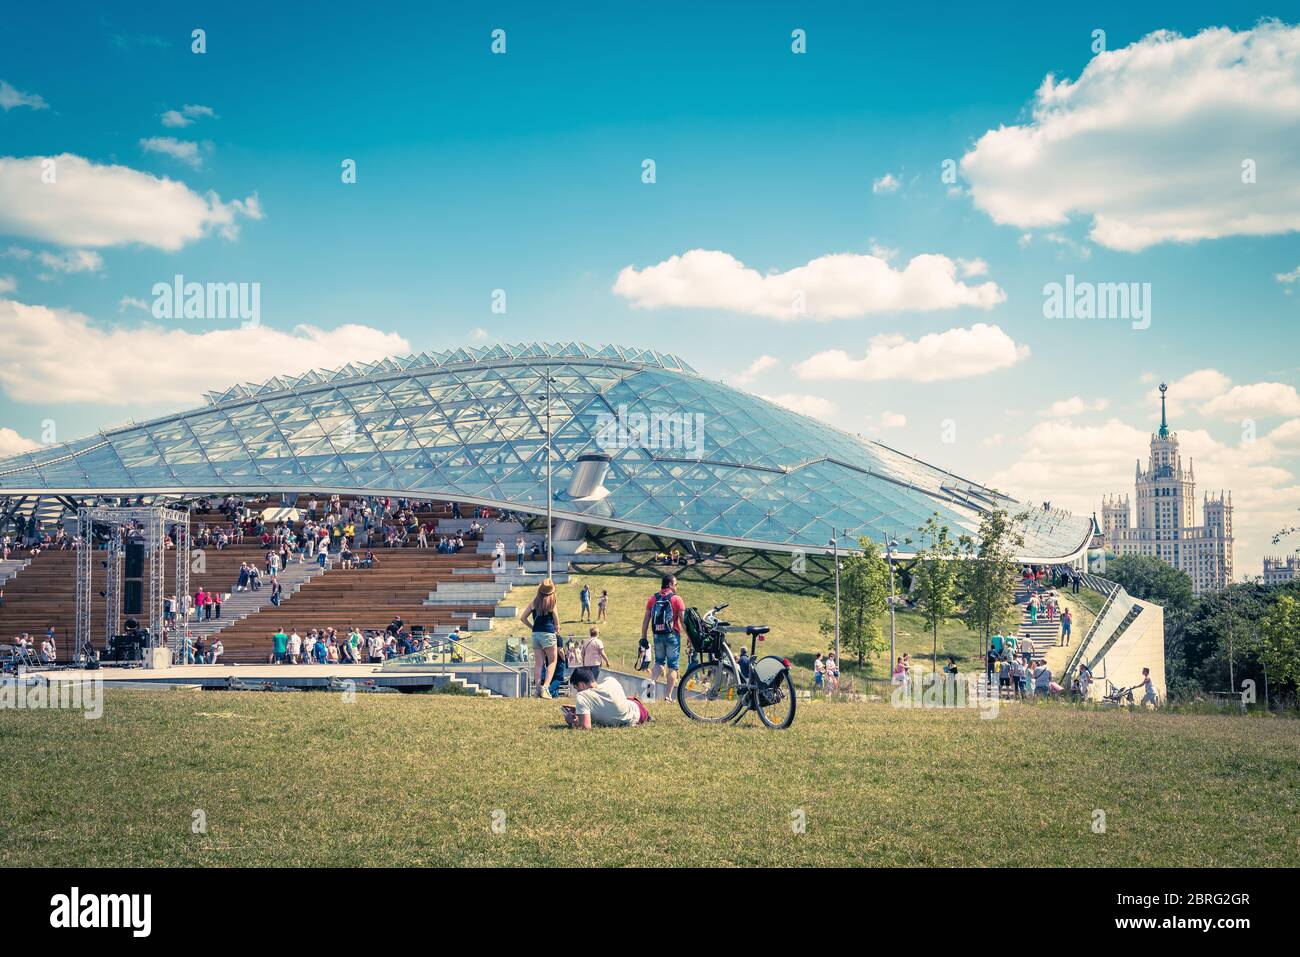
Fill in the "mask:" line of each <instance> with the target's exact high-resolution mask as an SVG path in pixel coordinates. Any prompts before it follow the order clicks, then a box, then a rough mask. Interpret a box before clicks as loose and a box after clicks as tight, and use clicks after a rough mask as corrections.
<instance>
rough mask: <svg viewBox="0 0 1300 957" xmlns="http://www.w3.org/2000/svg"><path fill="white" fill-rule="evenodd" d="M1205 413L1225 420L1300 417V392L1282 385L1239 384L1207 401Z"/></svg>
mask: <svg viewBox="0 0 1300 957" xmlns="http://www.w3.org/2000/svg"><path fill="white" fill-rule="evenodd" d="M1201 411H1202V412H1203V413H1204V414H1206V415H1212V416H1216V417H1219V418H1223V419H1242V418H1257V417H1262V416H1270V415H1300V393H1297V392H1296V388H1295V386H1293V385H1286V384H1285V383H1282V382H1255V383H1252V384H1251V385H1238V386H1233V387H1232V388H1231V389H1229V390H1228V391H1227V392H1225V393H1223V395H1220V396H1215V397H1214V398H1213V399H1211V400H1210V401H1209V402H1206V403H1205V405H1203V406H1201Z"/></svg>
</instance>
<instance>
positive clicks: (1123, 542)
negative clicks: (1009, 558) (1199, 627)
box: [1101, 382, 1232, 594]
mask: <svg viewBox="0 0 1300 957" xmlns="http://www.w3.org/2000/svg"><path fill="white" fill-rule="evenodd" d="M1168 391H1169V387H1168V386H1167V385H1166V384H1165V383H1163V382H1162V383H1160V431H1159V432H1154V433H1152V435H1151V455H1150V458H1149V459H1148V460H1147V467H1146V471H1143V469H1142V462H1141V461H1139V462H1138V463H1137V475H1136V479H1137V522H1136V524H1130V521H1129V518H1130V516H1129V499H1128V496H1127V495H1125V496H1124V497H1123V498H1122V499H1121V498H1119V497H1118V496H1114V497H1111V496H1107V497H1106V499H1105V500H1104V501H1103V502H1102V507H1101V508H1102V534H1103V536H1104V538H1105V541H1106V544H1107V546H1109V547H1110V548H1111V550H1113V551H1114V552H1115V554H1116V556H1118V557H1123V556H1125V555H1150V556H1151V557H1153V558H1158V559H1160V560H1161V561H1163V562H1167V563H1168V564H1170V565H1173V566H1174V567H1175V568H1178V569H1181V570H1183V571H1185V572H1187V574H1188V575H1190V576H1191V579H1192V588H1193V589H1194V590H1195V591H1196V592H1197V593H1198V594H1199V593H1201V592H1206V591H1215V590H1216V589H1219V588H1224V587H1225V586H1227V585H1228V583H1229V582H1231V581H1232V493H1231V492H1220V493H1219V494H1218V496H1215V497H1212V496H1210V495H1208V494H1207V495H1206V496H1205V497H1204V499H1203V500H1202V505H1201V508H1202V512H1203V516H1204V518H1203V522H1204V524H1201V525H1193V524H1192V523H1193V522H1194V521H1195V520H1196V479H1195V476H1194V475H1193V471H1192V462H1191V460H1190V459H1189V460H1188V463H1187V468H1186V470H1184V469H1183V463H1182V458H1181V456H1180V455H1179V454H1178V433H1177V432H1170V431H1169V424H1168V420H1167V419H1166V417H1165V393H1166V392H1168Z"/></svg>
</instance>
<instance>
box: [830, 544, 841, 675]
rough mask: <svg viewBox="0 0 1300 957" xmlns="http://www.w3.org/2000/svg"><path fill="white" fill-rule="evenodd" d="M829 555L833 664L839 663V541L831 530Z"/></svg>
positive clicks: (837, 664)
mask: <svg viewBox="0 0 1300 957" xmlns="http://www.w3.org/2000/svg"><path fill="white" fill-rule="evenodd" d="M828 544H829V545H830V546H831V555H832V558H833V560H834V562H835V664H836V666H837V667H838V666H839V663H840V540H839V536H837V535H836V534H835V530H834V529H831V540H830V542H829V543H828Z"/></svg>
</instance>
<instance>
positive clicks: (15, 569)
mask: <svg viewBox="0 0 1300 957" xmlns="http://www.w3.org/2000/svg"><path fill="white" fill-rule="evenodd" d="M31 563H32V560H31V559H30V558H6V559H4V560H3V561H0V588H3V587H4V585H5V582H7V581H9V579H11V578H15V577H17V575H18V573H19V572H20V571H22V570H23V569H24V568H26V567H27V566H28V565H30V564H31Z"/></svg>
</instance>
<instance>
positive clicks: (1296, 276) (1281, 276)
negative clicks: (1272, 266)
mask: <svg viewBox="0 0 1300 957" xmlns="http://www.w3.org/2000/svg"><path fill="white" fill-rule="evenodd" d="M1273 278H1274V279H1276V280H1277V281H1278V282H1300V266H1296V267H1295V269H1292V270H1291V271H1290V272H1280V273H1278V274H1277V275H1275V276H1274V277H1273Z"/></svg>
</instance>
